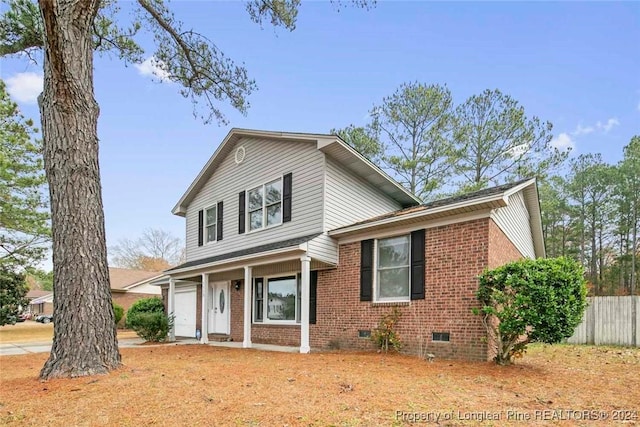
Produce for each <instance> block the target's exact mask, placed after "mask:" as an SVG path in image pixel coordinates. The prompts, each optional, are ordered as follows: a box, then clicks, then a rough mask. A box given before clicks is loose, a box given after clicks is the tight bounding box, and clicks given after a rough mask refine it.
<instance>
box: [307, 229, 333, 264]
mask: <svg viewBox="0 0 640 427" xmlns="http://www.w3.org/2000/svg"><path fill="white" fill-rule="evenodd" d="M307 248H308V252H307V253H308V254H309V256H310V257H311V258H314V259H318V260H320V261H323V262H326V263H328V264H334V265H338V242H337V240H335V239H333V238H331V237H329V236H328V235H326V234H321V235H319V236H317V237H315V238H314V239H312V240H309V243H308V245H307Z"/></svg>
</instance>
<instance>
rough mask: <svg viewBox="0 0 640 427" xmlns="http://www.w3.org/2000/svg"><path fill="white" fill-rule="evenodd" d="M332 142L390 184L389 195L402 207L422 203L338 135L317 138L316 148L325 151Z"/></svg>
mask: <svg viewBox="0 0 640 427" xmlns="http://www.w3.org/2000/svg"><path fill="white" fill-rule="evenodd" d="M333 144H337V145H338V146H339V147H340V148H341V149H343V150H345V151H347V152H348V153H349V154H350V155H351V156H353V157H355V158H356V159H358V160H359V161H360V164H362V165H363V166H364V167H365V168H366V170H367V171H369V172H370V173H371V174H373V175H378V176H380V177H381V178H382V179H384V180H385V181H386V182H388V183H389V184H390V185H392V187H393V188H394V192H393V194H389V195H390V196H391V197H394V198H395V199H396V200H397V201H398V202H400V203H401V204H402V205H403V206H404V207H408V206H415V205H419V204H421V203H422V200H421V199H420V198H419V197H418V196H416V195H415V194H413V193H411V192H410V191H408V190H407V189H406V188H404V187H403V186H402V185H401V184H400V183H398V182H397V181H396V180H395V179H393V178H391V177H390V176H389V175H388V174H387V173H386V172H385V171H383V170H382V169H380V168H379V167H378V166H376V165H375V164H374V163H373V162H372V161H371V160H369V159H367V158H366V157H365V156H363V155H362V154H360V153H359V152H358V150H356V149H354V148H353V147H351V146H350V145H349V144H347V143H346V142H344V141H343V140H342V139H341V138H340V137H338V136H334V137H333V138H324V139H323V140H318V150H320V151H322V152H326V151H327V149H328V148H329V147H330V146H331V145H333Z"/></svg>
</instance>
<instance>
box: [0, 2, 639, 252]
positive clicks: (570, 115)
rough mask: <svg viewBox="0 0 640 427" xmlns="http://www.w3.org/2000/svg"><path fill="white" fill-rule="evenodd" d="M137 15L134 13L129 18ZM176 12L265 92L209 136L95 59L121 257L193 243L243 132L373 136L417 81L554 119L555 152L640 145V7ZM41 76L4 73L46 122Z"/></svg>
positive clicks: (322, 6) (110, 224) (110, 212)
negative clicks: (201, 210) (201, 209)
mask: <svg viewBox="0 0 640 427" xmlns="http://www.w3.org/2000/svg"><path fill="white" fill-rule="evenodd" d="M131 5H132V4H131V3H122V7H123V12H124V13H125V14H126V13H128V12H129V8H130V7H131ZM3 7H4V5H3V6H0V8H3ZM172 8H173V10H174V11H175V13H176V16H177V17H178V18H180V19H182V20H183V22H184V23H185V26H186V27H192V28H194V29H196V30H197V31H199V32H200V33H202V34H204V35H206V36H207V37H209V38H210V39H211V40H213V41H214V42H215V43H216V44H217V46H218V47H219V48H220V49H221V50H222V51H223V52H225V53H226V54H227V56H229V57H230V58H232V59H233V60H235V61H236V62H238V63H244V64H245V66H246V67H247V69H248V71H249V74H250V76H251V77H253V78H254V79H255V80H256V82H257V84H258V87H259V89H258V91H257V92H255V93H254V94H253V95H252V96H251V97H250V99H249V101H250V103H251V108H250V109H249V112H248V115H247V116H246V117H245V116H242V115H241V114H239V113H238V112H236V111H233V110H232V109H231V108H230V107H227V106H224V108H223V111H224V112H225V113H226V114H227V117H228V119H229V125H228V126H222V127H220V126H217V125H215V124H213V125H203V124H202V122H201V121H199V120H198V119H195V118H194V117H193V115H192V108H191V105H190V103H189V101H188V100H186V99H184V98H182V97H181V96H180V94H179V92H178V87H177V86H175V85H173V84H167V83H158V79H157V78H156V79H155V80H153V79H151V78H150V77H149V75H145V74H144V70H148V68H144V67H143V68H142V69H140V68H139V67H135V66H129V67H125V66H124V65H123V64H122V63H121V62H120V61H118V60H117V59H113V58H108V57H97V58H96V61H95V90H96V98H97V100H98V102H99V104H100V107H101V115H100V121H99V137H100V142H101V152H100V161H101V173H102V184H103V197H104V205H105V214H106V228H107V244H108V245H110V246H111V245H114V244H116V243H117V242H118V240H119V239H122V238H132V237H136V236H138V235H139V234H140V233H141V231H142V230H143V229H145V228H147V227H151V228H161V229H165V230H167V231H170V232H172V233H173V234H175V235H177V236H180V237H184V220H183V219H182V218H180V217H175V216H173V215H172V214H171V212H170V211H171V208H172V207H173V206H174V204H175V202H176V201H177V200H178V199H179V198H180V196H181V195H182V194H183V192H184V190H185V189H186V188H187V187H188V186H189V184H190V183H191V181H192V180H193V178H194V177H195V176H196V174H197V173H198V172H199V171H200V169H201V168H202V166H203V165H204V163H205V162H206V161H207V159H208V158H209V156H210V155H211V154H212V153H213V151H214V150H215V148H216V147H217V146H218V144H219V143H220V142H221V141H222V139H223V138H224V136H225V135H226V133H227V132H228V131H229V129H230V128H232V127H245V128H256V129H266V130H282V131H297V132H321V133H324V132H327V131H329V129H331V128H339V127H344V126H347V125H349V124H351V123H353V124H356V125H364V124H365V123H366V120H367V112H368V111H369V110H370V109H371V107H372V106H373V105H374V104H379V103H380V102H381V100H382V98H383V97H384V96H387V95H390V94H392V93H393V92H394V91H395V89H396V88H397V87H398V86H399V85H400V84H401V83H403V82H408V81H418V82H421V83H426V84H431V83H439V84H446V85H447V86H448V87H449V89H450V90H451V92H452V94H453V97H454V101H455V103H456V104H459V103H462V102H464V100H465V99H466V98H467V97H469V96H471V95H474V94H478V93H480V92H482V91H483V90H484V89H495V88H498V89H500V90H501V91H502V92H504V93H507V94H509V95H511V96H512V97H513V98H515V99H517V100H518V101H519V102H520V103H521V104H522V105H523V106H524V107H525V110H526V112H527V114H528V115H530V116H533V115H536V116H538V117H540V118H541V119H542V120H548V121H550V122H552V123H553V125H554V136H555V140H554V142H555V143H557V144H559V145H561V146H566V145H571V146H573V147H574V149H573V155H577V154H582V153H588V152H600V153H602V154H603V157H604V158H605V160H607V161H609V162H617V161H618V160H619V159H620V158H621V155H622V147H623V146H624V145H626V144H627V143H628V142H629V140H630V139H631V137H632V136H633V135H635V134H640V3H638V2H602V3H595V2H562V3H554V2H535V3H521V2H513V3H511V2H510V3H507V2H496V3H488V2H473V3H462V2H446V3H445V2H442V3H435V2H395V1H394V2H392V1H383V2H379V3H378V4H377V6H376V7H375V8H374V9H372V10H369V11H365V10H361V9H355V8H351V7H342V8H341V9H340V11H339V12H337V11H336V8H335V7H334V6H332V5H331V4H329V3H327V2H306V3H305V2H303V4H302V6H301V8H300V12H299V16H298V23H297V29H296V30H295V31H294V32H288V31H284V30H282V29H275V30H274V29H273V28H272V27H271V26H269V25H267V24H265V25H264V28H260V26H259V25H256V24H254V23H253V22H251V20H250V19H249V17H248V14H247V13H246V11H245V10H244V3H240V2H213V1H206V2H205V1H198V2H188V1H181V2H174V3H172ZM0 10H2V9H0ZM141 40H142V44H143V45H145V46H148V47H151V46H152V45H151V39H150V38H148V37H147V38H145V37H144V36H143V38H142V39H141ZM151 54H152V50H151V49H150V50H149V52H148V53H147V57H148V56H150V55H151ZM41 75H42V71H41V65H34V64H30V63H28V61H26V59H24V58H11V59H2V60H1V62H0V76H1V77H2V78H3V79H4V80H5V81H7V83H8V87H9V89H10V91H11V93H12V95H13V96H14V99H16V100H17V101H18V102H19V104H20V106H21V108H22V110H23V112H24V113H25V114H26V115H27V116H31V117H34V118H37V117H38V109H37V106H36V104H35V103H34V96H36V95H37V93H38V91H39V90H40V89H41V80H40V76H41Z"/></svg>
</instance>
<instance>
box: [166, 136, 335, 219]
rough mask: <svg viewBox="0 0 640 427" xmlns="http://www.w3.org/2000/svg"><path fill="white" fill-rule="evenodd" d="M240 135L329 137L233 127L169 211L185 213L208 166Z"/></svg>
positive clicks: (283, 137)
mask: <svg viewBox="0 0 640 427" xmlns="http://www.w3.org/2000/svg"><path fill="white" fill-rule="evenodd" d="M241 137H257V138H278V139H285V140H304V141H309V142H316V141H318V140H319V139H323V138H328V137H331V136H330V135H321V134H305V133H293V132H274V131H261V130H253V129H240V128H233V129H231V130H230V131H229V133H228V134H227V136H226V137H225V138H224V139H223V140H222V142H221V143H220V145H218V148H216V151H215V152H214V153H213V155H211V157H210V158H209V160H208V161H207V163H206V164H205V165H204V167H203V168H202V169H201V170H200V173H198V175H197V176H196V178H195V179H194V180H193V182H192V183H191V185H189V188H187V191H185V192H184V194H183V195H182V197H181V198H180V200H178V203H176V205H175V206H174V207H173V209H172V210H171V213H173V214H174V215H178V216H185V215H186V213H187V205H188V204H189V202H190V201H191V200H192V199H193V197H194V196H195V193H197V191H198V190H199V189H200V186H201V182H202V180H203V179H205V178H206V177H208V176H209V175H210V174H211V172H212V171H211V170H210V168H211V167H212V166H213V164H214V162H215V160H216V159H217V158H218V156H219V155H220V153H222V152H223V151H224V149H225V147H226V146H227V144H229V143H232V142H233V141H235V140H237V139H239V138H241Z"/></svg>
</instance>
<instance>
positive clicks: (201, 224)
mask: <svg viewBox="0 0 640 427" xmlns="http://www.w3.org/2000/svg"><path fill="white" fill-rule="evenodd" d="M203 229H204V211H198V246H202V244H203V243H204V242H203V238H204V233H203Z"/></svg>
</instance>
